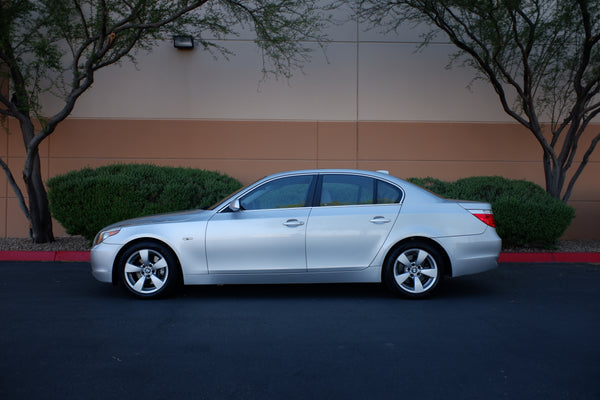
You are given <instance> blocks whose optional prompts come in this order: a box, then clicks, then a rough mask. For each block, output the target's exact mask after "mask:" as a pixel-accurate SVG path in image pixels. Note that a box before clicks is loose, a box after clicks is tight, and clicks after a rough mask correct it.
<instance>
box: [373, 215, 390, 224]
mask: <svg viewBox="0 0 600 400" xmlns="http://www.w3.org/2000/svg"><path fill="white" fill-rule="evenodd" d="M371 222H372V223H374V224H387V223H388V222H391V221H390V220H389V219H387V218H386V217H373V219H372V220H371Z"/></svg>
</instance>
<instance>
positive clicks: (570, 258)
mask: <svg viewBox="0 0 600 400" xmlns="http://www.w3.org/2000/svg"><path fill="white" fill-rule="evenodd" d="M552 254H553V256H554V261H555V262H581V263H600V253H552Z"/></svg>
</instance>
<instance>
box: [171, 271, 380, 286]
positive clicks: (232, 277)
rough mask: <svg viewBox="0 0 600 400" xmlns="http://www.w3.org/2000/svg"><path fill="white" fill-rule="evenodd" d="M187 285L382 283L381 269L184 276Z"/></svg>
mask: <svg viewBox="0 0 600 400" xmlns="http://www.w3.org/2000/svg"><path fill="white" fill-rule="evenodd" d="M183 280H184V283H185V284H186V285H235V284H243V285H247V284H261V285H265V284H285V283H290V284H295V283H371V282H381V267H369V268H365V269H363V270H361V271H351V272H350V271H345V272H290V273H260V274H259V273H254V274H202V275H184V277H183Z"/></svg>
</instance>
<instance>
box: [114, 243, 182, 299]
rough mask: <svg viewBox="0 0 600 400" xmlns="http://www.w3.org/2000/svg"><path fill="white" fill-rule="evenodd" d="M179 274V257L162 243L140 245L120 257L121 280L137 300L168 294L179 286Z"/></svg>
mask: <svg viewBox="0 0 600 400" xmlns="http://www.w3.org/2000/svg"><path fill="white" fill-rule="evenodd" d="M179 273H180V272H179V263H178V262H177V257H175V255H174V254H173V252H172V251H171V249H169V248H168V247H166V246H164V245H162V244H160V243H155V242H140V243H136V244H134V245H133V246H131V247H129V248H128V249H127V250H126V251H125V252H124V253H123V254H122V255H121V257H120V258H119V275H120V277H121V281H122V282H123V285H124V286H125V287H126V288H127V289H128V290H129V291H130V292H131V293H133V294H134V295H136V296H137V297H141V298H151V297H160V296H165V295H167V294H168V293H169V292H171V291H172V290H173V289H174V287H175V286H176V285H177V283H178V281H179Z"/></svg>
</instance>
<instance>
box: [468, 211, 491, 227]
mask: <svg viewBox="0 0 600 400" xmlns="http://www.w3.org/2000/svg"><path fill="white" fill-rule="evenodd" d="M472 213H473V215H474V216H476V217H477V218H478V219H479V220H480V221H481V222H483V223H484V224H486V225H488V226H491V227H492V228H495V227H496V222H495V221H494V214H492V212H491V211H490V212H482V211H477V212H472Z"/></svg>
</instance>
